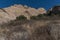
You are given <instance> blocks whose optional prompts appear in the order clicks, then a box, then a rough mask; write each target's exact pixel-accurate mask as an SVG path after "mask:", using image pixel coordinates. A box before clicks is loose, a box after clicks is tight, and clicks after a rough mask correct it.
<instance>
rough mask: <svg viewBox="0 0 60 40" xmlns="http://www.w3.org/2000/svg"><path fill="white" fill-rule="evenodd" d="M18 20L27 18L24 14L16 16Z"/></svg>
mask: <svg viewBox="0 0 60 40" xmlns="http://www.w3.org/2000/svg"><path fill="white" fill-rule="evenodd" d="M16 19H17V20H26V19H27V18H26V17H25V16H24V15H20V16H18V17H16Z"/></svg>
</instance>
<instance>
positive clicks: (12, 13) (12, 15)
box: [0, 5, 46, 23]
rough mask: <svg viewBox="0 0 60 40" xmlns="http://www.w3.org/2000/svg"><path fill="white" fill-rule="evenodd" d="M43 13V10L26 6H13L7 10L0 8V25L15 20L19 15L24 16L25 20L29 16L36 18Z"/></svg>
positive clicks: (44, 11)
mask: <svg viewBox="0 0 60 40" xmlns="http://www.w3.org/2000/svg"><path fill="white" fill-rule="evenodd" d="M43 13H46V10H45V9H44V8H38V9H35V8H31V7H28V6H26V5H24V6H23V5H13V6H10V7H7V8H0V21H1V22H0V23H3V22H6V21H10V20H15V19H16V17H17V16H20V15H24V16H25V17H27V19H30V16H37V15H38V14H43Z"/></svg>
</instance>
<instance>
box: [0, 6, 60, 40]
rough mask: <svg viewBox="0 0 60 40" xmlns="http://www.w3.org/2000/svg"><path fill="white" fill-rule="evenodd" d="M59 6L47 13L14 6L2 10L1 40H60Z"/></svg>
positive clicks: (0, 14)
mask: <svg viewBox="0 0 60 40" xmlns="http://www.w3.org/2000/svg"><path fill="white" fill-rule="evenodd" d="M59 8H60V7H59V6H57V7H54V8H53V9H52V10H51V9H49V10H48V11H46V10H45V9H44V8H39V9H35V8H31V7H27V6H26V5H25V6H22V5H14V6H11V7H8V8H3V9H1V10H0V12H1V13H0V18H1V19H0V21H1V22H0V23H2V24H0V40H60V10H59Z"/></svg>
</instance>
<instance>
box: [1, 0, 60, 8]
mask: <svg viewBox="0 0 60 40" xmlns="http://www.w3.org/2000/svg"><path fill="white" fill-rule="evenodd" d="M14 4H22V5H28V6H31V7H34V8H39V7H44V8H45V9H49V8H51V7H53V6H55V5H60V0H0V8H4V7H8V6H10V5H14Z"/></svg>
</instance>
